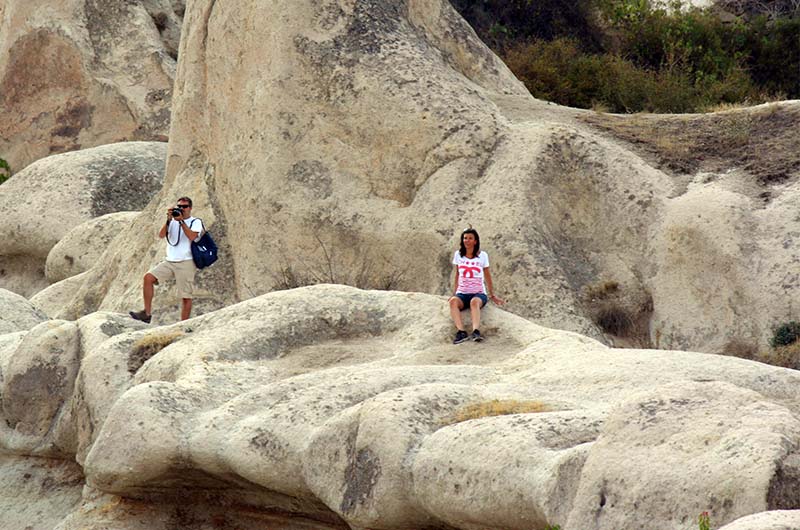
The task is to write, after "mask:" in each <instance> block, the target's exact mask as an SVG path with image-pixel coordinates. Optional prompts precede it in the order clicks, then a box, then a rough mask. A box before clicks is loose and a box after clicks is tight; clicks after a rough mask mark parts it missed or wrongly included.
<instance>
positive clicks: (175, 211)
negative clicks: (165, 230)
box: [172, 208, 181, 217]
mask: <svg viewBox="0 0 800 530" xmlns="http://www.w3.org/2000/svg"><path fill="white" fill-rule="evenodd" d="M180 216H181V209H180V208H173V209H172V217H180Z"/></svg>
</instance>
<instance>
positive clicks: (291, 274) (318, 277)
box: [271, 229, 406, 291]
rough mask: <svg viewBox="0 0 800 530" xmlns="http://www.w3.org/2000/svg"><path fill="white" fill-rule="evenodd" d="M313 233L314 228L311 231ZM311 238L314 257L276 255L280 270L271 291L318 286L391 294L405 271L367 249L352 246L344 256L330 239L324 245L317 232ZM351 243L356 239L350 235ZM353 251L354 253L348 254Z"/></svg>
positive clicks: (364, 246)
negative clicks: (330, 284)
mask: <svg viewBox="0 0 800 530" xmlns="http://www.w3.org/2000/svg"><path fill="white" fill-rule="evenodd" d="M312 230H313V229H312ZM313 238H314V240H315V242H316V244H317V246H316V248H315V249H314V252H313V253H312V254H313V255H312V256H311V257H309V258H308V260H306V259H304V258H303V257H302V256H301V252H295V254H294V256H293V257H291V258H290V257H288V256H287V255H286V254H284V253H281V254H280V255H279V256H278V260H279V262H280V269H279V270H278V271H276V272H274V273H273V274H272V275H271V276H272V282H273V289H274V290H276V291H280V290H284V289H295V288H297V287H305V286H307V285H318V284H321V283H338V284H343V285H351V286H353V287H357V288H359V289H377V290H382V291H392V290H397V289H399V288H400V286H401V283H402V281H403V277H404V276H405V272H406V271H405V269H398V268H396V266H395V265H394V264H393V263H392V262H391V261H390V260H388V259H386V258H385V257H382V256H380V255H377V254H376V253H375V252H372V251H371V250H372V249H370V248H369V247H368V246H366V245H364V244H361V243H353V244H352V245H351V247H352V248H348V249H347V250H348V252H343V253H342V254H344V257H342V256H340V255H339V254H337V252H336V245H335V242H334V241H333V240H331V241H329V242H328V243H327V244H326V243H325V242H324V241H323V239H322V237H321V236H320V235H319V233H318V232H317V231H316V230H313ZM352 239H353V241H356V240H357V236H353V238H352ZM353 249H355V251H354V252H350V251H352V250H353Z"/></svg>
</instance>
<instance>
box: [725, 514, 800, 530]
mask: <svg viewBox="0 0 800 530" xmlns="http://www.w3.org/2000/svg"><path fill="white" fill-rule="evenodd" d="M796 528H800V510H775V511H772V512H763V513H757V514H753V515H748V516H747V517H742V518H741V519H737V520H736V521H734V522H732V523H731V524H727V525H725V526H723V527H721V528H720V529H719V530H794V529H796Z"/></svg>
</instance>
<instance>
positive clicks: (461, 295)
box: [456, 293, 489, 309]
mask: <svg viewBox="0 0 800 530" xmlns="http://www.w3.org/2000/svg"><path fill="white" fill-rule="evenodd" d="M456 296H457V297H458V298H460V299H461V301H462V302H464V309H469V301H470V300H472V299H473V298H475V297H476V296H477V297H478V298H480V299H481V302H483V303H482V304H481V307H483V306H485V305H486V302H487V301H488V300H489V299H488V298H486V295H485V294H483V293H474V294H464V293H456Z"/></svg>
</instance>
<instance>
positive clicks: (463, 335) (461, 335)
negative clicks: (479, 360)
mask: <svg viewBox="0 0 800 530" xmlns="http://www.w3.org/2000/svg"><path fill="white" fill-rule="evenodd" d="M465 340H469V335H467V332H466V331H462V330H460V329H459V330H458V331H456V338H454V339H453V344H461V343H462V342H464V341H465Z"/></svg>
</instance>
